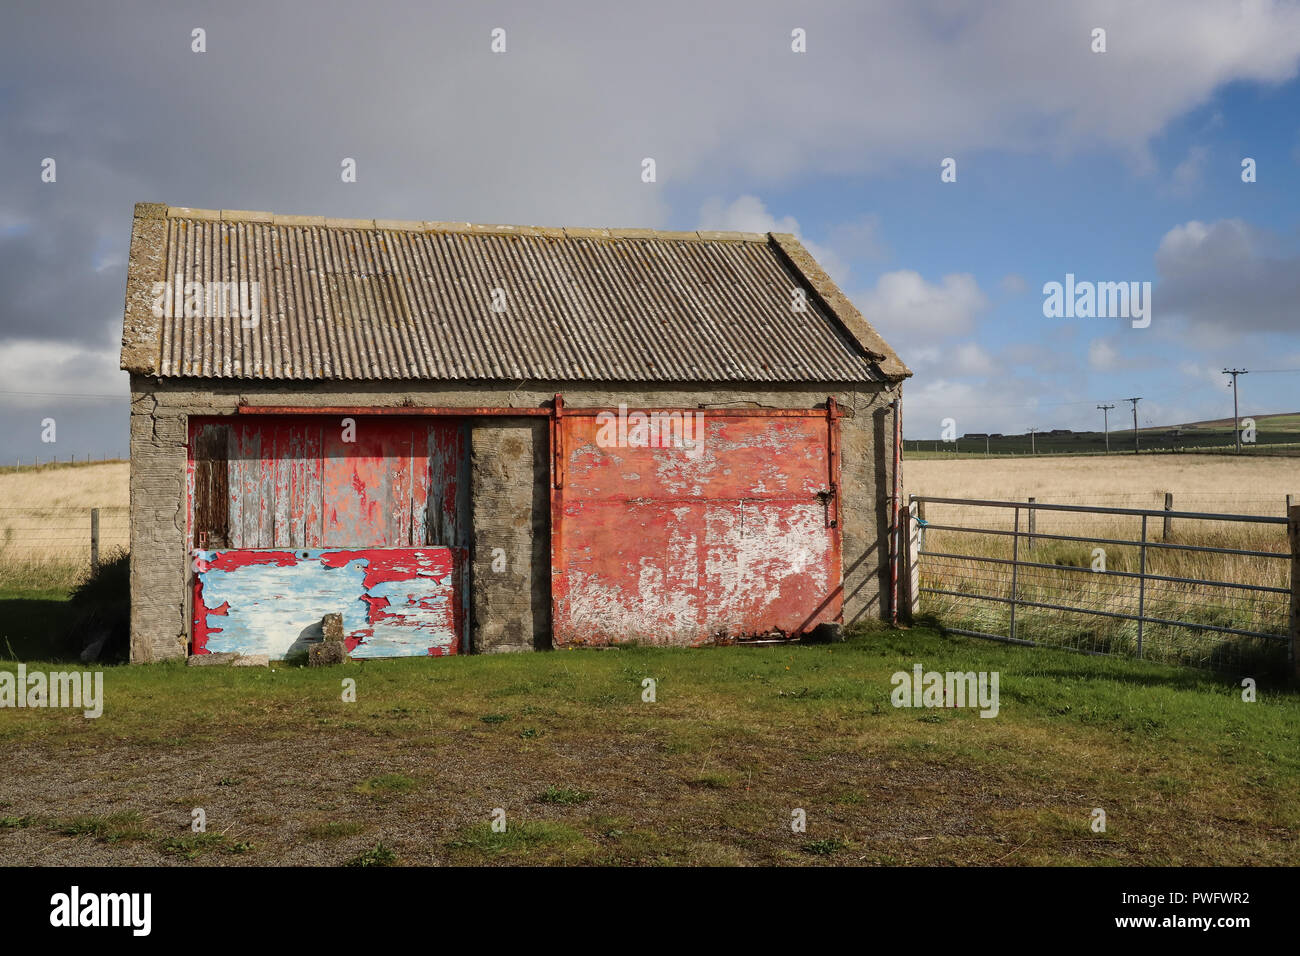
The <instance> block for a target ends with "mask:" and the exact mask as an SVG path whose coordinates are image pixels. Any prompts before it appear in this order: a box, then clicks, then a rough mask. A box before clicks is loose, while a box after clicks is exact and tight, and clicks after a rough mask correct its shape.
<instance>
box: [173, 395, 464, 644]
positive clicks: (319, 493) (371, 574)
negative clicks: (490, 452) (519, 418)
mask: <svg viewBox="0 0 1300 956" xmlns="http://www.w3.org/2000/svg"><path fill="white" fill-rule="evenodd" d="M467 449H468V439H467V433H466V428H465V425H464V422H463V421H461V420H457V419H454V418H446V417H436V418H435V417H420V416H405V417H395V416H385V417H378V416H376V417H365V416H359V415H358V416H355V417H353V416H348V417H342V418H340V417H334V416H329V417H326V416H320V415H284V416H259V417H257V418H242V417H236V418H210V419H194V420H192V421H191V423H190V462H189V500H190V509H189V520H190V525H189V526H190V541H191V548H192V549H193V551H192V569H193V572H194V617H193V628H194V629H193V635H192V637H193V648H194V651H195V653H203V652H205V651H211V650H234V651H242V652H244V653H269V654H270V655H271V656H272V657H283V656H284V655H285V653H287V652H288V651H289V650H290V649H291V648H293V647H295V646H300V645H301V643H302V641H303V640H309V639H310V635H311V633H312V629H313V628H315V627H317V626H318V625H319V622H320V618H321V617H322V616H323V615H324V614H327V613H341V614H343V618H344V630H345V633H346V635H347V641H348V645H349V650H350V651H351V652H352V654H353V656H357V657H385V656H404V655H411V654H433V655H439V654H452V653H457V652H458V651H459V650H461V649H463V647H464V642H465V627H464V622H465V619H466V614H465V608H466V600H465V593H464V587H463V586H462V585H463V581H464V577H465V574H464V565H465V560H466V555H467V554H468V551H467V548H468V544H469V540H468V536H469V500H468V454H467Z"/></svg>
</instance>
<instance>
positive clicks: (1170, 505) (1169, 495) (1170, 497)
mask: <svg viewBox="0 0 1300 956" xmlns="http://www.w3.org/2000/svg"><path fill="white" fill-rule="evenodd" d="M1165 510H1166V511H1173V510H1174V493H1173V492H1172V491H1166V492H1165ZM1172 520H1173V519H1172V518H1170V517H1169V516H1168V515H1166V516H1165V526H1164V529H1163V530H1162V532H1161V536H1160V540H1161V541H1168V540H1169V525H1170V523H1171V522H1172Z"/></svg>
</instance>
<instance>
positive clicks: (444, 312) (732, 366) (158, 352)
mask: <svg viewBox="0 0 1300 956" xmlns="http://www.w3.org/2000/svg"><path fill="white" fill-rule="evenodd" d="M131 253H132V254H131V268H130V270H129V273H128V289H127V317H126V324H125V327H124V334H123V355H122V365H123V367H124V368H128V369H130V370H132V371H140V372H144V373H146V374H156V375H161V376H189V377H202V378H234V379H240V378H243V379H249V378H260V379H291V380H292V379H296V380H359V379H450V380H517V379H532V380H555V381H570V380H580V381H608V382H632V381H636V382H773V383H774V382H801V381H817V382H879V381H884V380H886V379H894V378H900V377H902V376H903V375H906V374H910V373H908V372H907V370H906V369H905V368H904V367H903V366H902V365H901V363H899V362H898V360H897V358H896V357H895V356H894V355H893V353H892V352H890V351H889V350H888V346H885V345H884V343H883V342H881V341H880V340H879V337H878V336H875V333H874V331H872V330H870V327H869V326H867V325H866V323H865V321H864V320H862V318H861V316H860V315H858V314H857V312H856V310H853V316H844V315H841V314H837V312H839V313H842V312H843V311H844V306H845V304H847V299H844V298H843V296H842V295H841V294H840V293H839V291H838V289H835V288H834V286H833V284H830V282H829V279H827V278H826V277H825V275H824V273H821V271H820V269H819V268H817V266H816V264H815V263H813V262H812V260H811V258H810V257H808V256H807V253H806V252H805V251H804V250H803V248H802V246H799V245H798V243H797V241H795V240H793V238H792V237H789V236H777V235H767V236H761V235H750V234H741V233H660V232H652V231H648V230H578V229H568V230H559V229H534V228H528V227H480V226H469V225H462V224H448V223H388V222H385V221H384V220H379V221H378V222H372V221H370V220H321V219H313V218H306V217H273V216H271V215H270V214H266V213H230V212H222V213H216V212H211V211H205V210H191V209H177V208H168V207H165V206H156V205H152V204H141V206H138V207H137V212H136V229H135V232H134V234H133V237H132V250H131ZM801 260H806V262H803V261H801ZM809 263H811V266H810V265H808V264H809ZM808 273H812V274H808ZM194 282H198V283H239V282H246V283H249V288H250V289H255V290H256V293H257V298H258V302H259V303H260V307H259V309H258V314H257V317H256V321H252V320H250V319H248V318H241V316H240V314H239V310H238V307H237V305H236V303H235V301H233V300H229V301H228V307H227V308H226V309H224V310H222V309H220V308H218V309H215V310H214V309H212V308H211V307H209V308H207V309H204V310H203V311H205V312H206V313H208V314H205V315H200V316H193V315H191V316H188V317H187V316H186V315H185V314H184V313H185V311H186V310H185V308H184V304H185V297H186V296H188V295H190V293H191V290H186V289H185V286H186V285H187V284H188V283H194ZM146 283H147V284H148V285H149V287H150V289H149V291H150V296H149V298H150V302H149V303H148V307H147V308H148V311H147V313H146V314H142V312H143V311H144V309H143V307H142V302H141V297H140V293H141V292H142V291H143V285H144V284H146ZM156 283H168V284H169V285H170V286H171V287H172V289H173V290H174V291H175V290H179V291H180V292H181V295H179V296H175V295H174V296H173V297H172V300H171V303H170V304H168V303H167V300H166V299H163V300H162V303H161V304H162V307H161V308H159V305H160V301H159V300H160V297H159V296H158V295H157V292H158V288H159V286H157V285H155V284H156ZM828 287H829V288H828ZM227 288H228V289H229V288H230V287H229V286H227ZM796 288H803V289H804V293H805V294H806V297H807V306H806V309H805V310H804V311H802V312H799V311H795V310H794V309H792V307H791V303H792V301H793V299H794V291H793V290H794V289H796ZM837 297H838V301H837ZM209 305H211V303H209ZM848 308H849V309H852V306H851V305H849V306H848ZM159 312H161V313H162V315H161V317H160V316H159V315H158V313H159ZM213 312H215V313H216V314H212V313H213ZM247 312H248V310H247V309H245V313H247ZM854 316H856V321H857V323H860V327H858V328H854V318H853V317H854ZM864 328H865V330H866V331H865V332H864V331H863V329H864ZM873 336H874V338H873ZM882 365H883V366H885V367H884V368H883V369H882ZM900 370H901V371H900Z"/></svg>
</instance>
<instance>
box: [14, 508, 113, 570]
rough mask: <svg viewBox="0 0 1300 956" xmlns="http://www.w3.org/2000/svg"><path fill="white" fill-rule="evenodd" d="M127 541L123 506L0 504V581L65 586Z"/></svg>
mask: <svg viewBox="0 0 1300 956" xmlns="http://www.w3.org/2000/svg"><path fill="white" fill-rule="evenodd" d="M129 543H130V509H128V508H125V507H114V508H12V507H10V508H5V507H0V584H3V585H11V586H24V587H42V586H49V587H62V586H66V585H68V584H70V583H72V582H75V581H76V580H77V579H78V578H80V577H82V576H84V575H85V574H86V573H87V572H89V571H90V570H92V569H93V568H94V567H95V566H96V565H97V564H98V563H99V561H100V560H103V559H106V558H107V557H109V556H111V555H113V554H116V553H118V552H119V551H125V550H127V548H128V546H129Z"/></svg>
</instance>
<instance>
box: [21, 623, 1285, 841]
mask: <svg viewBox="0 0 1300 956" xmlns="http://www.w3.org/2000/svg"><path fill="white" fill-rule="evenodd" d="M913 663H921V664H923V665H924V667H925V668H926V669H927V670H939V671H947V670H962V671H968V670H973V671H997V672H999V673H1000V675H1001V684H1000V691H1001V706H1000V712H999V714H998V716H997V717H994V718H981V717H980V716H979V715H978V712H977V711H975V710H967V709H963V710H956V709H932V710H922V709H915V710H912V709H898V708H895V707H893V706H892V705H891V702H890V691H891V689H892V686H891V682H890V676H891V675H892V674H893V673H894V672H895V671H899V670H907V671H910V669H911V667H912V665H913ZM27 666H28V669H29V671H30V670H32V669H34V668H38V667H39V666H40V665H34V664H30V663H29V664H28V665H27ZM15 667H16V665H15V664H12V663H5V664H0V668H3V669H7V670H11V671H12V670H14V669H15ZM50 669H66V665H50ZM646 677H651V678H654V679H655V681H656V682H657V685H656V701H655V702H653V703H648V702H644V701H643V700H642V693H643V688H642V681H643V679H644V678H646ZM344 678H353V679H355V681H356V702H355V703H346V702H344V701H343V700H342V699H341V696H342V695H341V686H342V681H343V679H344ZM104 691H105V696H106V703H105V706H104V714H103V716H102V717H101V718H99V719H97V720H87V719H84V718H83V717H82V716H81V712H80V711H67V710H28V709H23V710H17V709H0V747H3V750H4V753H5V754H6V769H7V772H6V773H5V775H4V776H3V778H2V782H0V863H2V864H71V865H80V864H128V863H169V862H170V863H176V864H190V865H192V864H225V863H239V864H244V863H251V864H276V863H285V864H307V863H318V864H339V865H342V864H351V865H354V866H368V865H375V866H379V865H392V864H398V865H403V864H433V863H443V864H447V863H464V864H514V863H524V864H550V863H594V864H648V865H656V864H724V865H725V864H796V865H799V864H802V865H859V864H910V863H927V864H954V863H955V864H998V865H1019V864H1102V865H1107V864H1174V865H1201V864H1212V863H1216V864H1290V865H1295V864H1297V863H1300V845H1298V844H1297V832H1300V747H1298V746H1297V743H1296V731H1297V728H1298V727H1300V696H1298V695H1297V694H1296V693H1295V692H1294V691H1293V690H1283V689H1268V688H1265V689H1262V690H1261V691H1260V694H1259V700H1258V701H1257V702H1255V703H1245V702H1243V701H1242V699H1241V691H1240V688H1239V687H1237V686H1236V685H1234V684H1233V683H1230V682H1227V681H1226V680H1225V679H1223V678H1218V677H1215V676H1214V675H1211V674H1207V673H1203V672H1198V671H1192V670H1183V669H1177V668H1172V667H1165V666H1161V665H1156V664H1149V663H1142V662H1136V661H1129V660H1120V659H1110V658H1098V657H1085V656H1082V655H1075V654H1070V653H1067V652H1060V651H1052V650H1046V649H1037V648H1021V647H1014V646H1007V645H1001V644H995V643H990V642H983V641H977V640H973V639H965V638H958V637H951V636H943V635H940V634H939V633H936V632H935V631H933V630H930V629H926V628H916V629H912V630H906V631H892V630H877V631H869V632H858V633H857V634H855V636H854V637H853V638H852V639H851V640H850V641H849V642H848V643H845V644H840V645H831V646H768V647H724V648H708V649H701V650H669V649H651V648H624V649H618V650H608V651H596V650H579V651H567V652H555V653H544V654H527V655H494V656H481V657H458V658H444V659H438V660H430V659H412V660H398V661H383V662H369V663H364V664H363V663H349V664H346V665H344V666H342V667H338V668H332V669H303V668H294V667H285V666H284V665H277V666H276V667H275V668H274V669H270V670H268V669H260V668H249V669H225V668H186V667H185V666H183V664H175V663H168V664H158V665H148V666H135V667H126V666H123V667H111V668H105V671H104ZM194 808H202V809H203V811H204V813H205V814H206V820H207V832H206V833H203V834H196V833H192V832H191V831H190V821H191V812H192V810H193V809H194ZM496 808H500V809H501V810H503V811H504V815H505V820H506V823H507V828H506V830H505V832H504V833H498V832H495V831H494V830H493V828H492V825H491V821H492V815H493V811H494V810H495V809H496ZM1094 808H1101V809H1103V810H1105V813H1106V830H1105V832H1093V830H1092V829H1091V827H1090V822H1091V814H1092V812H1093V809H1094ZM796 810H803V811H804V812H805V813H806V816H807V830H806V832H802V833H795V832H792V829H791V825H790V823H791V819H792V814H793V813H794V812H795V811H796Z"/></svg>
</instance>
